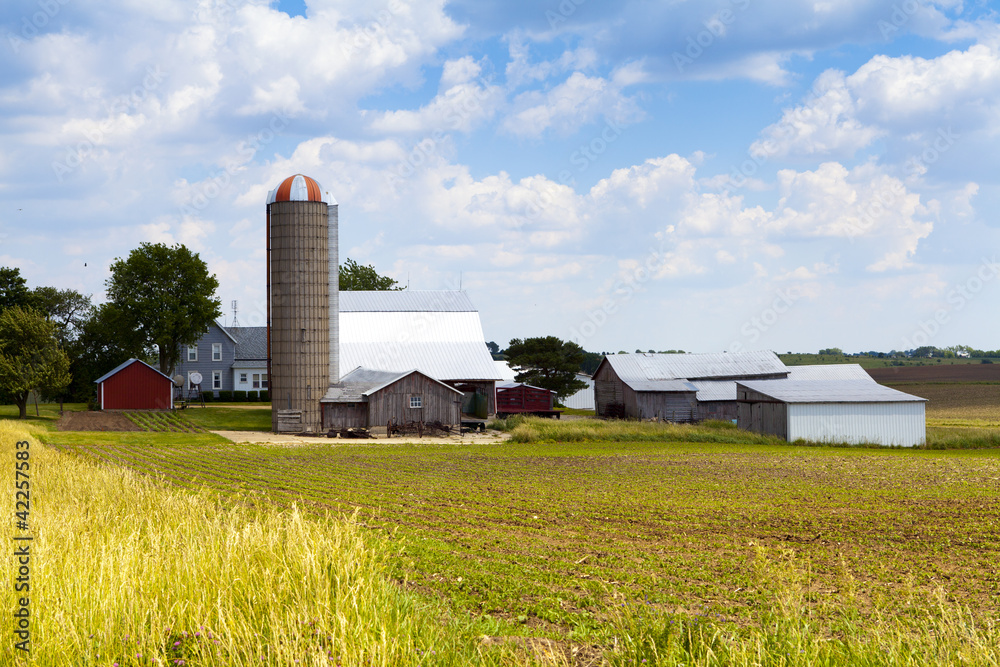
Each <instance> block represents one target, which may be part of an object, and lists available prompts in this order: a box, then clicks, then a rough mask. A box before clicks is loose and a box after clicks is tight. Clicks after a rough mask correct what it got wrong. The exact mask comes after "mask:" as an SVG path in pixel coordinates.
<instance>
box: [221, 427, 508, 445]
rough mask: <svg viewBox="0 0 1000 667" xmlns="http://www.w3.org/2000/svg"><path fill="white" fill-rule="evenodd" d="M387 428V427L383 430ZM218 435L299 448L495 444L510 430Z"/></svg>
mask: <svg viewBox="0 0 1000 667" xmlns="http://www.w3.org/2000/svg"><path fill="white" fill-rule="evenodd" d="M383 430H385V429H383ZM212 433H215V434H216V435H221V436H222V437H223V438H226V439H227V440H232V441H233V442H251V443H254V444H262V445H281V446H283V447H295V446H298V445H310V444H316V443H323V444H327V445H330V444H333V445H363V444H365V443H372V444H374V443H379V444H393V445H402V444H425V445H442V444H455V445H461V444H466V445H470V444H491V443H497V442H503V441H504V440H507V439H508V438H510V434H509V433H501V432H500V431H487V432H486V433H478V432H477V433H466V434H465V435H463V436H461V437H459V436H457V435H452V436H448V437H445V438H431V437H424V438H418V437H417V436H415V435H408V436H405V437H394V438H386V437H385V436H382V437H378V438H370V439H358V440H354V439H351V438H326V437H308V436H301V435H288V434H286V433H270V432H262V431H212Z"/></svg>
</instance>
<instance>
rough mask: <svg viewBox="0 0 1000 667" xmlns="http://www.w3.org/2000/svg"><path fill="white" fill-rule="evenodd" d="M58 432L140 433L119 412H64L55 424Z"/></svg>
mask: <svg viewBox="0 0 1000 667" xmlns="http://www.w3.org/2000/svg"><path fill="white" fill-rule="evenodd" d="M56 428H57V429H59V430H60V431H141V430H142V429H140V428H139V427H138V426H136V425H135V424H133V423H132V422H131V421H129V419H128V417H126V416H125V415H123V414H121V413H120V412H64V413H63V414H62V416H61V417H60V418H59V422H58V423H57V424H56Z"/></svg>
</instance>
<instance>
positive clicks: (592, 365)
mask: <svg viewBox="0 0 1000 667" xmlns="http://www.w3.org/2000/svg"><path fill="white" fill-rule="evenodd" d="M604 357H605V355H604V353H598V352H587V351H586V350H585V351H584V352H583V361H582V362H580V372H581V373H586V374H587V375H593V374H594V373H595V372H596V371H597V367H598V366H600V365H601V361H603V360H604Z"/></svg>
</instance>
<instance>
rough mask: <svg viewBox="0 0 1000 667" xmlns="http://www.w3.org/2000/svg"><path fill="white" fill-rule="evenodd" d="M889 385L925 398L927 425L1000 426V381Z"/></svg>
mask: <svg viewBox="0 0 1000 667" xmlns="http://www.w3.org/2000/svg"><path fill="white" fill-rule="evenodd" d="M889 386H891V387H892V388H893V389H898V390H899V391H905V392H906V393H908V394H913V395H914V396H920V397H922V398H926V399H927V401H928V402H927V423H928V425H934V426H938V425H949V424H950V425H955V426H962V425H979V426H992V427H994V428H997V427H1000V382H998V383H995V384H985V383H983V384H976V383H959V382H955V383H945V382H934V383H904V384H891V385H889Z"/></svg>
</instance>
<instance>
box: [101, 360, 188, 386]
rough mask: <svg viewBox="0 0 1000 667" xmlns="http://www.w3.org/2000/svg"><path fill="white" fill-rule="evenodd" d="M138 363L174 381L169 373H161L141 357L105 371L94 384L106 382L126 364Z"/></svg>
mask: <svg viewBox="0 0 1000 667" xmlns="http://www.w3.org/2000/svg"><path fill="white" fill-rule="evenodd" d="M136 363H138V364H142V365H143V366H145V367H146V368H148V369H149V370H151V371H153V372H154V373H159V374H160V375H163V377H165V378H167V379H168V380H170V382H171V383H173V379H172V378H171V377H170V376H169V375H165V374H163V373H160V371H158V370H156V369H155V368H153V367H152V366H150V365H149V364H147V363H146V362H145V361H142V360H141V359H129V360H128V361H125V362H123V363H121V364H118V365H117V366H115V367H114V368H113V369H112V370H110V371H108V372H107V373H105V374H104V375H102V376H101V377H99V378H97V379H96V380H94V384H101V383H102V382H104V381H105V380H107V379H108V378H109V377H111V376H112V375H114V374H115V373H117V372H118V371H120V370H122V369H123V368H125V367H126V366H131V365H132V364H136Z"/></svg>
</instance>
